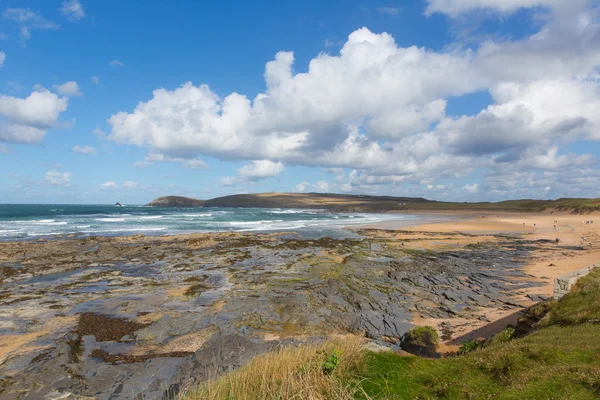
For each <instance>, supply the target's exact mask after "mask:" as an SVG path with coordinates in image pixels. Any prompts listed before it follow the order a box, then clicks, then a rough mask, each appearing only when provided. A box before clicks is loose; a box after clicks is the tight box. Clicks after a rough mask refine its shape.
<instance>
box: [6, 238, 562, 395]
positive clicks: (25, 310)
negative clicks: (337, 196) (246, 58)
mask: <svg viewBox="0 0 600 400" xmlns="http://www.w3.org/2000/svg"><path fill="white" fill-rule="evenodd" d="M361 233H362V235H364V237H365V238H366V239H362V240H358V239H343V240H334V239H329V238H322V239H315V240H310V239H306V238H299V237H296V236H295V235H294V234H286V235H281V234H277V235H252V234H239V233H235V234H233V233H223V234H197V235H181V236H167V237H144V236H133V237H121V238H106V237H104V238H86V239H71V240H56V241H47V242H36V243H31V242H30V243H20V242H15V243H0V279H1V282H2V283H1V285H0V335H1V336H2V339H1V340H2V342H1V343H0V344H1V346H0V349H2V353H0V397H1V398H7V399H30V398H44V397H45V396H47V397H46V398H55V397H56V396H59V397H60V396H62V395H68V394H72V395H73V396H88V397H93V398H99V399H130V398H142V397H143V398H145V399H152V398H162V397H163V396H165V395H167V394H169V393H173V392H176V391H177V390H179V389H180V388H181V387H182V385H183V386H185V385H187V384H190V383H193V382H198V381H201V380H203V379H207V378H209V377H212V376H215V375H216V374H219V373H222V372H226V371H229V370H231V369H235V368H237V367H239V366H241V365H243V364H244V363H246V362H247V361H249V360H250V359H251V358H252V357H253V356H255V355H257V354H260V353H262V352H264V351H267V350H268V349H270V348H273V347H275V346H278V345H281V344H282V343H295V342H299V341H303V340H311V338H316V337H324V336H326V335H329V334H332V333H338V332H339V333H345V332H360V333H364V334H365V335H366V336H368V337H370V338H373V339H375V340H376V341H377V343H379V344H384V345H386V346H389V347H392V348H399V346H400V343H401V338H402V337H403V335H404V334H405V333H406V332H407V331H408V330H409V329H410V328H411V327H412V326H413V325H412V323H411V322H412V321H413V318H414V317H415V316H419V317H420V318H447V317H460V318H465V319H472V320H477V321H480V319H479V318H481V317H482V316H481V313H478V310H481V309H485V308H492V307H493V308H501V309H506V310H511V309H515V310H519V309H521V308H522V305H521V304H519V301H518V300H516V299H515V295H518V294H520V295H522V297H524V295H525V293H526V292H527V291H529V290H530V289H532V288H535V287H537V286H539V285H541V284H540V283H539V282H537V281H535V280H534V279H533V278H532V277H531V276H528V275H527V274H525V273H524V272H523V271H522V266H523V264H524V263H525V260H526V258H527V256H528V255H529V253H530V252H531V251H532V250H534V249H537V248H538V246H542V245H548V244H541V243H535V242H527V241H524V240H519V239H518V238H494V240H493V241H490V242H489V243H488V242H485V241H484V242H482V243H480V244H478V245H476V246H464V247H462V248H452V247H451V246H450V245H448V246H446V247H443V248H442V249H441V250H436V251H431V250H422V249H418V248H414V246H413V247H411V248H410V249H409V248H407V247H405V246H404V244H403V243H404V241H405V239H403V240H402V241H400V240H397V239H396V238H395V236H394V235H395V234H394V233H390V232H385V231H364V232H361ZM446 236H447V235H446ZM440 240H445V239H440ZM450 240H454V238H450ZM571 251H573V250H571ZM532 296H535V295H532ZM53 396H54V397H53ZM72 398H76V397H72Z"/></svg>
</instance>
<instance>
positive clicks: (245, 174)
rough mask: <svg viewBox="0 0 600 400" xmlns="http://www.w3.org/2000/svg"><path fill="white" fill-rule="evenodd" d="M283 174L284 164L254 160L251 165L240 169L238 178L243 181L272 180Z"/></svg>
mask: <svg viewBox="0 0 600 400" xmlns="http://www.w3.org/2000/svg"><path fill="white" fill-rule="evenodd" d="M282 172H283V164H282V163H280V162H274V161H271V160H254V161H252V162H250V164H247V165H244V166H243V167H242V168H240V169H238V176H239V177H241V178H242V179H248V180H258V179H265V178H272V177H274V176H277V175H279V174H280V173H282Z"/></svg>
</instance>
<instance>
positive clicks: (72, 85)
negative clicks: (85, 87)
mask: <svg viewBox="0 0 600 400" xmlns="http://www.w3.org/2000/svg"><path fill="white" fill-rule="evenodd" d="M52 88H53V89H54V90H55V91H56V92H58V93H59V94H62V95H63V96H69V97H72V96H81V95H83V93H81V90H79V85H78V84H77V82H75V81H68V82H65V83H63V84H62V85H52Z"/></svg>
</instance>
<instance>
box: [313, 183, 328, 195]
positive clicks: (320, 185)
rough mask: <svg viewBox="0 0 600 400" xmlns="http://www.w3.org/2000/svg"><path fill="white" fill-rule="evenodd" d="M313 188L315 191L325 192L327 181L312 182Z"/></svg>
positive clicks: (326, 190)
mask: <svg viewBox="0 0 600 400" xmlns="http://www.w3.org/2000/svg"><path fill="white" fill-rule="evenodd" d="M314 188H315V190H316V191H317V192H321V193H326V192H329V183H328V182H327V181H319V182H317V183H315V184H314Z"/></svg>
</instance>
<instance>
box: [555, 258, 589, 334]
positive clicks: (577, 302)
mask: <svg viewBox="0 0 600 400" xmlns="http://www.w3.org/2000/svg"><path fill="white" fill-rule="evenodd" d="M548 322H549V323H550V324H555V325H573V324H577V323H581V322H591V323H600V268H596V269H594V270H593V271H592V272H590V273H589V274H588V275H586V276H584V277H583V278H581V279H579V281H577V283H576V284H575V288H574V291H573V292H571V293H569V294H567V295H566V296H564V297H563V298H562V299H561V300H560V301H559V302H557V303H556V305H555V306H554V308H553V309H552V312H551V313H550V318H549V321H548ZM598 329H600V327H598Z"/></svg>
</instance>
